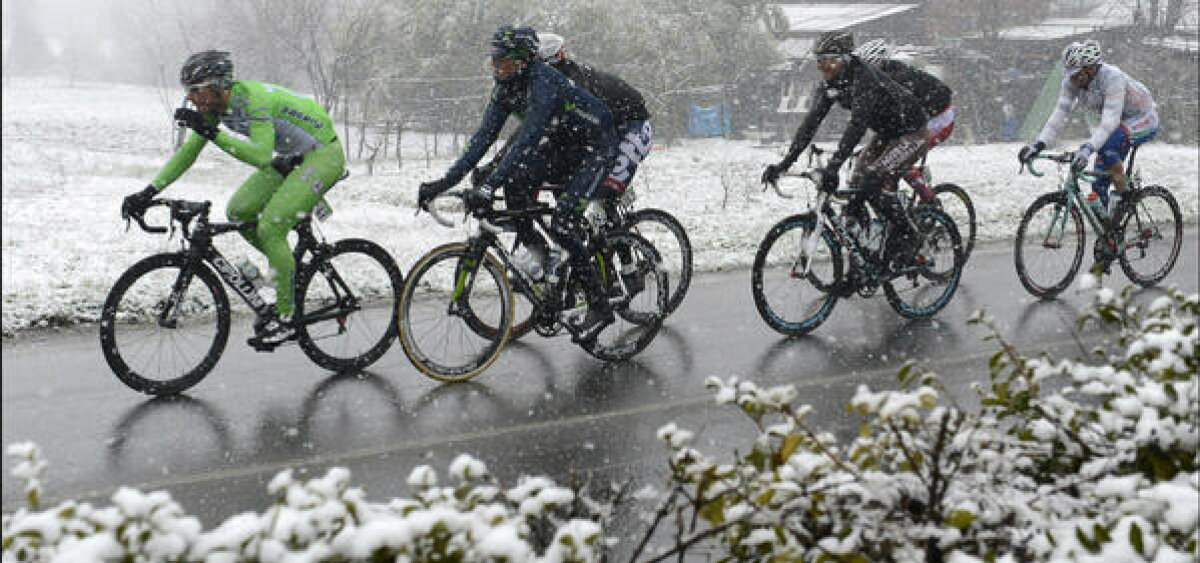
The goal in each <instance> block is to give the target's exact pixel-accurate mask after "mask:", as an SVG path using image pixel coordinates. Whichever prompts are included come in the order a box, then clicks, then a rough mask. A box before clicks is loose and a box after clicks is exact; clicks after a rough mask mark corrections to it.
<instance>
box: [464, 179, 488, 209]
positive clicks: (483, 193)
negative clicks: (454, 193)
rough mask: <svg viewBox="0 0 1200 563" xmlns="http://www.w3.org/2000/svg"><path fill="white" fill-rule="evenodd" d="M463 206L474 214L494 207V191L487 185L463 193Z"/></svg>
mask: <svg viewBox="0 0 1200 563" xmlns="http://www.w3.org/2000/svg"><path fill="white" fill-rule="evenodd" d="M463 204H465V205H466V206H467V210H468V211H471V212H472V213H474V212H476V211H479V210H482V209H487V208H489V207H491V206H492V189H491V187H489V186H488V185H487V184H484V185H482V186H479V187H477V188H471V189H469V190H467V191H465V192H463Z"/></svg>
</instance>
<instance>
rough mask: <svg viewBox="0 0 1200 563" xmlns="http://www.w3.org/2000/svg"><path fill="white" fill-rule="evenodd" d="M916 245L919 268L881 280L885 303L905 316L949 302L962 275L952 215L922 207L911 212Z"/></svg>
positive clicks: (931, 310) (929, 313)
mask: <svg viewBox="0 0 1200 563" xmlns="http://www.w3.org/2000/svg"><path fill="white" fill-rule="evenodd" d="M912 218H913V224H914V225H915V226H916V227H917V233H918V234H917V236H918V237H919V240H920V248H918V249H917V253H916V257H917V261H918V263H919V264H920V268H919V269H918V270H916V271H913V272H909V273H907V274H905V275H901V276H898V277H894V278H891V279H888V280H886V281H884V282H883V293H884V295H886V296H887V300H888V304H890V305H891V306H892V308H893V309H895V310H896V312H897V313H900V314H901V315H902V316H904V317H906V318H909V319H922V318H925V317H930V316H933V315H935V314H937V312H938V311H941V310H942V309H943V308H945V307H946V305H947V304H949V303H950V298H952V297H954V292H955V291H957V290H958V283H959V281H960V280H961V279H962V268H963V261H964V258H963V251H962V238H961V235H959V233H958V227H957V226H955V224H954V219H951V218H950V216H949V215H946V214H945V213H944V212H942V211H938V210H937V209H933V208H929V207H924V208H920V209H917V210H916V211H914V212H913V215H912Z"/></svg>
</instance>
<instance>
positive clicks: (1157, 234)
mask: <svg viewBox="0 0 1200 563" xmlns="http://www.w3.org/2000/svg"><path fill="white" fill-rule="evenodd" d="M1114 224H1115V225H1117V228H1116V231H1115V232H1116V236H1117V239H1118V240H1119V241H1120V244H1119V245H1118V248H1119V249H1120V250H1119V256H1120V261H1121V269H1122V270H1124V271H1125V275H1126V276H1129V279H1130V280H1132V281H1133V283H1136V284H1138V285H1140V286H1142V287H1149V286H1152V285H1154V284H1156V283H1158V282H1160V281H1162V279H1163V278H1165V277H1167V274H1169V273H1171V269H1172V268H1174V267H1175V260H1176V259H1177V258H1179V247H1180V245H1181V244H1182V243H1183V218H1182V216H1181V214H1180V213H1179V203H1178V202H1176V201H1175V196H1172V195H1171V192H1169V191H1167V190H1166V188H1163V187H1162V186H1146V187H1145V188H1142V189H1140V190H1138V191H1136V192H1134V193H1133V195H1131V196H1130V197H1129V198H1128V199H1127V200H1125V201H1122V202H1121V204H1120V206H1119V209H1118V211H1117V216H1116V220H1115V222H1114Z"/></svg>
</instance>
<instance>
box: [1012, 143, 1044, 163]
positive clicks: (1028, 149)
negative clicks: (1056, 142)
mask: <svg viewBox="0 0 1200 563" xmlns="http://www.w3.org/2000/svg"><path fill="white" fill-rule="evenodd" d="M1045 148H1046V143H1043V142H1041V141H1037V142H1035V143H1033V144H1032V145H1025V146H1023V147H1021V150H1020V151H1017V160H1018V161H1020V162H1021V164H1028V163H1029V161H1031V160H1033V157H1035V156H1037V155H1038V153H1040V152H1042V150H1043V149H1045Z"/></svg>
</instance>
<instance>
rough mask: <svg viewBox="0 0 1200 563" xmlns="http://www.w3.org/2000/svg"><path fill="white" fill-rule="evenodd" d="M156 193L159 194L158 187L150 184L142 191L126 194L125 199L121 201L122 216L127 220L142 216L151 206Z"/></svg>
mask: <svg viewBox="0 0 1200 563" xmlns="http://www.w3.org/2000/svg"><path fill="white" fill-rule="evenodd" d="M156 195H158V188H156V187H154V186H153V185H150V186H146V187H145V188H142V190H141V191H140V192H137V193H133V194H129V195H127V196H125V200H124V201H122V202H121V218H122V219H126V220H127V219H129V218H130V217H133V216H140V215H141V214H142V213H143V212H145V211H146V208H147V207H149V206H150V202H151V201H154V196H156Z"/></svg>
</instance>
